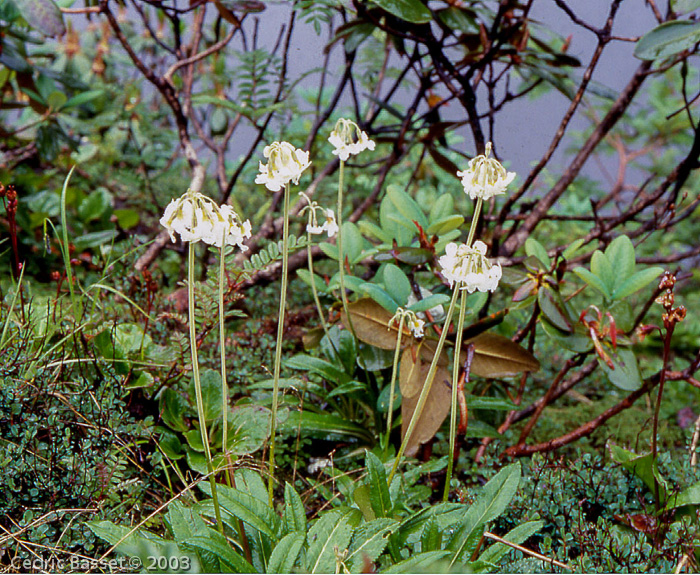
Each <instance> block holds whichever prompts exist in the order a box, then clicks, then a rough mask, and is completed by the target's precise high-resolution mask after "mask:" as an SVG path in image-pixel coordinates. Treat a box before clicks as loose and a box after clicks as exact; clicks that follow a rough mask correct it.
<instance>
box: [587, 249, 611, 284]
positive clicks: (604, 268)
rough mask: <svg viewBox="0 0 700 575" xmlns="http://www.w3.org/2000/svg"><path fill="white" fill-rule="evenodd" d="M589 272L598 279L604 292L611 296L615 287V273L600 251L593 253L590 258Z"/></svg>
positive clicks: (606, 257)
mask: <svg viewBox="0 0 700 575" xmlns="http://www.w3.org/2000/svg"><path fill="white" fill-rule="evenodd" d="M591 272H592V273H593V274H594V275H596V276H598V277H599V278H600V280H601V281H602V282H603V285H604V286H605V289H606V291H607V292H608V293H610V294H611V293H612V291H613V288H614V287H615V272H614V271H613V267H612V264H611V263H610V260H609V259H608V256H606V255H605V254H604V253H603V252H601V251H600V250H596V251H594V252H593V256H592V257H591Z"/></svg>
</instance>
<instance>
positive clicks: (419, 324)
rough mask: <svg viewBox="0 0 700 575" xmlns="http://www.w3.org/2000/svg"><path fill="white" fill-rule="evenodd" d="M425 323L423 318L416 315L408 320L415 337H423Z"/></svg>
mask: <svg viewBox="0 0 700 575" xmlns="http://www.w3.org/2000/svg"><path fill="white" fill-rule="evenodd" d="M424 325H425V322H424V321H423V320H422V319H418V318H417V317H416V316H415V315H414V316H413V318H412V319H410V320H409V322H408V327H409V329H410V330H411V333H413V337H415V338H416V339H420V338H421V337H423V326H424Z"/></svg>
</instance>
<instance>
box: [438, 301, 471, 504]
mask: <svg viewBox="0 0 700 575" xmlns="http://www.w3.org/2000/svg"><path fill="white" fill-rule="evenodd" d="M460 291H461V292H462V297H461V298H460V305H459V322H458V323H457V327H456V332H457V333H456V340H455V355H454V361H453V364H452V406H451V408H450V449H449V451H448V454H449V455H448V459H447V476H446V477H445V492H444V493H443V495H442V500H443V501H447V498H448V497H449V495H450V481H451V480H452V469H453V467H454V461H455V457H454V453H455V444H456V442H457V394H458V393H459V367H460V361H459V359H460V357H459V356H460V355H461V351H462V330H463V329H464V327H463V326H464V316H465V315H466V311H467V291H466V290H460Z"/></svg>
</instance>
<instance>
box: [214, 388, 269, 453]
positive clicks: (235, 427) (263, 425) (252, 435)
mask: <svg viewBox="0 0 700 575" xmlns="http://www.w3.org/2000/svg"><path fill="white" fill-rule="evenodd" d="M219 400H221V398H219ZM271 418H272V414H271V412H270V410H269V409H268V408H266V407H263V406H262V405H240V406H236V407H234V408H233V410H232V411H231V412H230V413H229V414H228V438H227V441H226V443H227V444H228V450H229V452H230V453H232V454H233V455H248V454H249V453H254V452H256V451H258V449H261V448H262V446H263V445H264V444H265V441H267V438H268V437H269V435H270V419H271ZM221 439H222V441H223V437H222V438H221Z"/></svg>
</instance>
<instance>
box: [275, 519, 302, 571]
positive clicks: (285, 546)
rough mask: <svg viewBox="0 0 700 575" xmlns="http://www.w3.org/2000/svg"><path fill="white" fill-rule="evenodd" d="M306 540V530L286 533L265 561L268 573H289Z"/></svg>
mask: <svg viewBox="0 0 700 575" xmlns="http://www.w3.org/2000/svg"><path fill="white" fill-rule="evenodd" d="M305 540H306V530H304V531H301V532H299V531H296V532H292V533H288V534H287V535H285V536H284V537H283V538H282V539H280V541H279V543H277V545H275V548H274V549H273V550H272V553H271V554H270V560H269V561H268V563H267V572H268V573H291V572H292V570H293V568H294V564H295V563H296V561H297V557H299V553H300V552H301V548H302V547H303V545H304V541H305Z"/></svg>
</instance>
